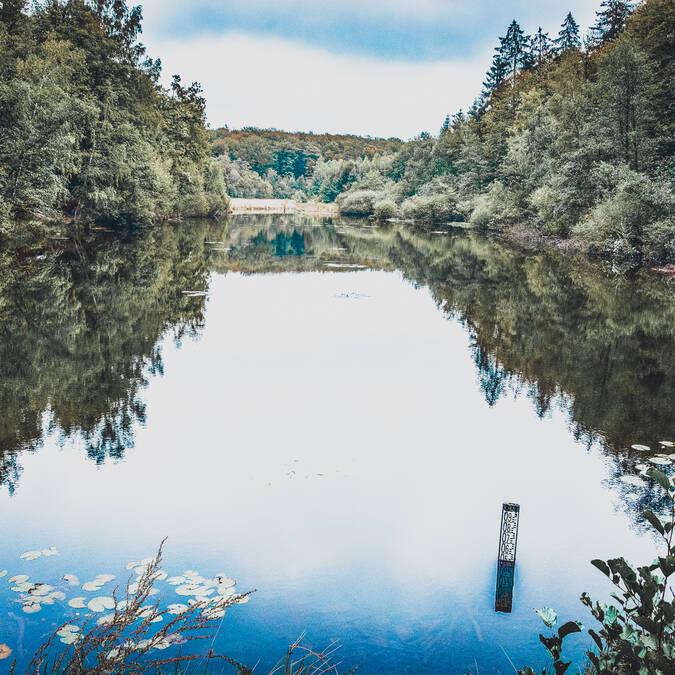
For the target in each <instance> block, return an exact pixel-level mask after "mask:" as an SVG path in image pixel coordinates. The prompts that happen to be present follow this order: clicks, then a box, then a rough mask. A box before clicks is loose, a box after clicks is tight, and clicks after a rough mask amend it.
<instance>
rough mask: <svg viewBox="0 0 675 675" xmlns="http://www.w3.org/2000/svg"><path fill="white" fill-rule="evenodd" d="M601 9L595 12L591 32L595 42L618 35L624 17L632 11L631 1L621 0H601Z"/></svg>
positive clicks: (607, 40)
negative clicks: (622, 0) (623, 0)
mask: <svg viewBox="0 0 675 675" xmlns="http://www.w3.org/2000/svg"><path fill="white" fill-rule="evenodd" d="M600 7H601V10H600V11H599V12H596V13H595V16H596V19H595V25H594V26H591V32H592V35H593V38H594V39H595V42H596V44H604V43H605V42H610V41H611V40H614V39H616V38H617V37H618V36H619V33H620V32H621V31H622V30H623V27H624V25H625V23H626V18H627V17H628V15H629V14H630V13H631V12H632V11H633V3H631V2H621V0H603V2H601V3H600Z"/></svg>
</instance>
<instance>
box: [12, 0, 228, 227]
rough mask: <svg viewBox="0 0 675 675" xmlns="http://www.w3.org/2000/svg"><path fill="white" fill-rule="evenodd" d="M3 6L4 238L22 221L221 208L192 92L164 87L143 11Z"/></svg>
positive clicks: (220, 185) (115, 4)
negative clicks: (147, 44)
mask: <svg viewBox="0 0 675 675" xmlns="http://www.w3.org/2000/svg"><path fill="white" fill-rule="evenodd" d="M26 5H27V3H26V2H25V1H24V0H5V1H4V2H1V3H0V233H1V232H5V233H7V232H11V231H13V230H15V229H16V228H17V227H19V228H20V227H21V221H22V220H25V219H26V218H27V217H39V218H45V219H49V218H57V217H58V218H60V219H62V218H64V217H65V218H67V219H75V220H79V219H81V220H83V221H85V222H95V223H100V224H117V225H120V224H122V225H124V224H127V225H137V224H146V223H150V222H153V221H156V220H158V219H162V218H170V217H177V216H181V215H184V216H198V215H206V214H213V213H217V212H219V211H221V210H223V209H225V208H226V207H227V195H226V190H225V184H224V181H223V175H222V172H221V171H220V170H219V168H218V166H217V165H216V163H215V161H214V160H213V159H212V158H211V156H210V155H211V153H210V150H209V144H208V136H207V132H206V128H205V115H204V109H205V101H204V98H203V97H202V96H201V89H200V86H199V85H198V84H197V83H192V84H190V85H188V86H185V85H183V84H182V83H181V79H180V77H179V76H174V78H173V80H172V83H171V85H170V87H169V88H168V89H167V88H164V87H162V86H161V84H160V82H159V78H160V73H161V62H160V60H159V59H155V60H153V59H151V58H149V57H148V56H147V54H146V50H145V48H144V47H143V45H142V44H140V43H139V41H138V38H139V34H140V32H141V18H142V16H141V10H140V7H135V8H133V9H129V8H128V7H127V6H126V4H125V3H124V2H120V1H119V0H96V2H86V1H85V0H66V1H59V0H44V1H43V2H37V3H35V4H34V5H33V6H32V9H31V11H30V12H28V11H27V10H26Z"/></svg>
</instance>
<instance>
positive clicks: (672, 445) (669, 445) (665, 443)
mask: <svg viewBox="0 0 675 675" xmlns="http://www.w3.org/2000/svg"><path fill="white" fill-rule="evenodd" d="M659 445H662V446H663V447H664V448H675V442H673V441H659Z"/></svg>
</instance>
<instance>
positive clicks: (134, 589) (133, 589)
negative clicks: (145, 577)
mask: <svg viewBox="0 0 675 675" xmlns="http://www.w3.org/2000/svg"><path fill="white" fill-rule="evenodd" d="M129 593H131V595H136V593H138V584H129Z"/></svg>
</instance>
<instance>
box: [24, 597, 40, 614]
mask: <svg viewBox="0 0 675 675" xmlns="http://www.w3.org/2000/svg"><path fill="white" fill-rule="evenodd" d="M21 609H22V610H23V611H24V612H25V613H26V614H35V613H36V612H39V611H40V610H41V609H42V605H41V604H40V603H39V602H38V601H37V600H29V601H28V602H24V603H23V605H22V606H21Z"/></svg>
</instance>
